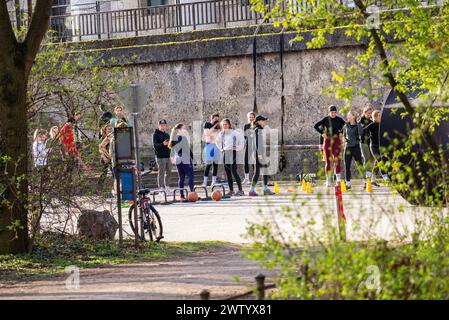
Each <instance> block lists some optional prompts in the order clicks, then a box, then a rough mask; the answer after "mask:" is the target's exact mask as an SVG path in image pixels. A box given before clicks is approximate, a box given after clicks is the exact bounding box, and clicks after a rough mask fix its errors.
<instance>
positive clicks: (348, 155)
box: [345, 144, 365, 181]
mask: <svg viewBox="0 0 449 320" xmlns="http://www.w3.org/2000/svg"><path fill="white" fill-rule="evenodd" d="M353 158H354V160H355V163H356V165H357V168H358V169H359V171H360V172H361V173H362V176H365V173H364V171H365V170H364V161H363V160H364V159H363V156H362V149H361V148H360V144H358V145H356V146H354V147H346V148H345V169H346V170H345V173H346V181H351V163H352V159H353Z"/></svg>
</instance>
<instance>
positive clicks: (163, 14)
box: [162, 7, 167, 33]
mask: <svg viewBox="0 0 449 320" xmlns="http://www.w3.org/2000/svg"><path fill="white" fill-rule="evenodd" d="M165 9H166V8H165V7H163V8H162V21H163V22H164V33H167V23H166V21H165V11H166V10H165Z"/></svg>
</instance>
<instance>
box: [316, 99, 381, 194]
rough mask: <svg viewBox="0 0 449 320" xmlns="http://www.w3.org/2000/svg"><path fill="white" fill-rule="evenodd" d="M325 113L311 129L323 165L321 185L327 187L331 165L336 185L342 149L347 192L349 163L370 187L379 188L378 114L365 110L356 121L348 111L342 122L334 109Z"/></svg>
mask: <svg viewBox="0 0 449 320" xmlns="http://www.w3.org/2000/svg"><path fill="white" fill-rule="evenodd" d="M328 111H329V113H328V116H326V117H324V118H323V119H321V120H320V121H318V122H317V123H315V125H314V128H315V130H316V131H317V132H319V133H320V139H321V140H320V148H321V150H322V151H323V157H324V160H325V162H326V167H325V171H326V182H325V185H326V186H327V187H329V186H331V179H332V176H333V173H332V164H333V165H334V167H335V178H336V183H340V180H341V151H342V148H344V150H343V154H344V162H345V178H346V186H347V188H348V189H349V188H351V163H352V160H353V159H354V161H355V163H356V165H357V168H358V169H359V171H360V172H361V174H362V176H364V177H366V179H370V180H371V182H372V185H374V186H379V185H378V184H377V183H376V175H377V172H378V171H380V170H379V168H378V162H379V161H380V148H379V125H380V120H381V112H380V111H379V110H374V109H373V108H371V107H369V106H367V107H365V108H364V109H363V115H362V116H361V117H360V118H359V114H358V113H357V112H356V111H354V110H351V111H349V112H348V114H347V116H346V120H347V121H345V120H344V119H343V118H341V117H339V116H337V107H336V106H334V105H331V106H329V109H328ZM343 143H344V147H343ZM381 174H382V178H383V179H384V180H387V179H388V176H387V175H386V174H383V173H381Z"/></svg>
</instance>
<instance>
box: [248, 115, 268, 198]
mask: <svg viewBox="0 0 449 320" xmlns="http://www.w3.org/2000/svg"><path fill="white" fill-rule="evenodd" d="M266 120H268V119H267V118H265V117H264V116H263V115H258V116H257V117H256V120H255V123H256V129H255V131H254V136H255V141H256V150H255V151H256V169H255V170H254V176H253V181H252V183H251V188H250V189H249V193H248V195H249V196H252V197H255V196H258V194H257V193H256V191H255V188H256V185H257V181H258V180H259V175H262V176H263V188H264V190H263V194H264V195H273V194H274V193H273V192H272V191H271V190H270V189H268V175H267V174H266V173H265V172H263V171H265V170H262V169H266V167H267V164H266V162H267V159H266V155H265V152H264V150H265V148H266V146H265V140H264V135H263V128H264V127H265V121H266Z"/></svg>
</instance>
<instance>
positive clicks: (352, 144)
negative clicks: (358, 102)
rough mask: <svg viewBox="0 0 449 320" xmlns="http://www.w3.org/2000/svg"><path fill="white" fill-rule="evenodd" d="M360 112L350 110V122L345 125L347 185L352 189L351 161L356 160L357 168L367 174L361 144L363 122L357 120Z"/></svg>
mask: <svg viewBox="0 0 449 320" xmlns="http://www.w3.org/2000/svg"><path fill="white" fill-rule="evenodd" d="M358 116H359V115H358V114H357V112H355V111H349V113H348V115H347V118H346V119H347V120H348V122H347V123H346V124H345V126H344V127H343V137H344V139H345V142H346V144H345V151H344V155H345V175H346V187H347V188H348V189H351V163H352V159H354V160H355V163H356V165H357V168H358V169H359V171H360V172H361V174H362V176H364V175H365V172H364V171H365V170H364V163H365V161H364V157H363V154H362V149H361V146H360V142H361V137H362V135H363V128H362V125H361V123H359V122H357V118H358Z"/></svg>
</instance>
